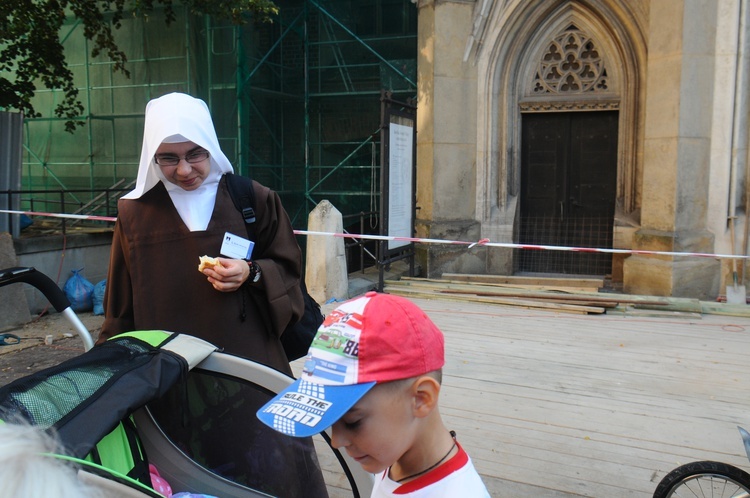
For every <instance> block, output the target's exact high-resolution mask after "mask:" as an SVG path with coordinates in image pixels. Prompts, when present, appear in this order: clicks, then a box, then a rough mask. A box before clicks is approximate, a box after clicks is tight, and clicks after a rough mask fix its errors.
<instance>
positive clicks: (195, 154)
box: [154, 142, 211, 190]
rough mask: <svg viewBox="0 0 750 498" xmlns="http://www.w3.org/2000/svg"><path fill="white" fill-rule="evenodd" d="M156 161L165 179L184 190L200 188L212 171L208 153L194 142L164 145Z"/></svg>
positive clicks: (155, 155) (157, 153)
mask: <svg viewBox="0 0 750 498" xmlns="http://www.w3.org/2000/svg"><path fill="white" fill-rule="evenodd" d="M154 160H155V161H156V164H157V167H158V168H160V169H161V172H162V173H163V174H164V177H165V178H166V179H167V180H168V181H169V182H170V183H174V184H175V185H177V186H179V187H182V189H184V190H195V189H197V188H198V187H200V186H201V184H202V183H203V181H204V180H205V179H206V178H207V177H208V173H209V172H210V171H211V160H210V159H209V154H208V151H207V150H206V149H204V148H203V147H201V146H200V145H197V144H195V143H193V142H180V143H172V144H169V143H163V144H161V145H160V146H159V148H158V149H156V154H154Z"/></svg>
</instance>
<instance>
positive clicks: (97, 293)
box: [92, 278, 164, 494]
mask: <svg viewBox="0 0 750 498" xmlns="http://www.w3.org/2000/svg"><path fill="white" fill-rule="evenodd" d="M106 289H107V279H106V278H105V279H104V280H102V281H101V282H99V283H98V284H96V285H95V286H94V294H93V295H92V301H93V303H94V314H95V315H103V314H104V291H105V290H106ZM162 494H164V493H162Z"/></svg>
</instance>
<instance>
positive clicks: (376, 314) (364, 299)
mask: <svg viewBox="0 0 750 498" xmlns="http://www.w3.org/2000/svg"><path fill="white" fill-rule="evenodd" d="M444 346H445V342H444V338H443V333H442V332H441V331H440V329H438V328H437V326H436V325H435V324H434V323H433V322H432V320H430V319H429V317H427V315H426V314H425V312H424V311H422V310H421V309H420V308H419V307H418V306H417V305H416V304H414V303H412V302H411V301H409V300H408V299H406V298H403V297H399V296H394V295H391V294H381V293H377V292H368V293H367V294H365V295H364V296H361V297H358V298H355V299H351V300H349V301H346V302H344V303H343V304H341V305H340V306H339V307H338V308H336V309H335V310H333V311H331V312H330V313H329V314H328V315H327V316H326V318H325V320H324V321H323V324H322V325H321V326H320V328H319V329H318V332H317V334H316V335H315V339H313V342H312V344H311V346H310V349H309V350H308V352H307V356H306V357H305V364H304V367H303V369H302V374H301V375H300V378H299V379H297V380H296V381H295V382H294V383H293V384H291V385H290V386H289V387H287V388H286V389H284V390H283V391H281V392H280V393H279V394H278V395H277V396H276V397H274V398H273V399H271V400H270V401H269V402H268V403H266V404H265V405H264V406H263V407H262V408H261V409H260V410H258V412H257V416H258V418H259V419H260V420H261V421H262V422H263V423H264V424H266V425H267V426H269V427H271V428H273V429H275V430H277V431H278V432H281V433H284V434H287V435H289V436H296V437H307V436H312V435H313V434H317V433H319V432H321V431H323V430H325V429H327V428H328V427H330V426H332V425H333V424H334V423H335V422H336V421H337V420H338V419H340V418H341V417H343V416H344V414H345V413H346V412H347V411H349V409H350V408H351V407H352V406H354V404H355V403H357V401H359V400H360V399H361V398H362V397H363V396H364V395H365V394H367V392H368V391H369V390H370V389H372V387H373V386H374V385H375V384H376V383H378V382H389V381H393V380H400V379H408V378H411V377H416V376H419V375H423V374H426V373H428V372H432V371H434V370H438V369H440V368H442V366H443V365H444V364H445V354H444V350H445V347H444Z"/></svg>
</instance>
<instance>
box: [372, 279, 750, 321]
mask: <svg viewBox="0 0 750 498" xmlns="http://www.w3.org/2000/svg"><path fill="white" fill-rule="evenodd" d="M387 283H389V284H392V285H407V286H420V287H423V288H426V287H429V288H433V287H434V286H435V285H440V286H441V287H442V288H444V289H463V290H475V289H478V290H480V291H483V290H491V292H498V293H504V292H506V291H505V290H504V289H503V288H502V287H497V286H495V285H493V284H487V283H476V284H475V283H467V282H457V281H444V280H439V279H422V278H415V277H409V278H402V279H401V280H397V281H388V282H387ZM516 292H525V291H521V290H520V289H517V290H516ZM527 292H528V295H529V296H542V295H546V293H547V291H535V290H528V291H527ZM554 292H558V293H557V295H566V296H570V295H576V296H591V297H596V298H597V299H605V300H608V299H613V300H614V299H618V300H620V302H622V303H625V302H627V304H632V305H633V306H634V307H636V308H642V309H659V310H668V311H681V312H686V313H702V309H703V308H702V306H701V305H702V303H701V301H699V300H697V299H689V298H675V297H664V296H639V295H633V294H616V293H601V292H577V291H576V292H567V291H554ZM563 292H564V294H563ZM553 295H555V294H553ZM716 304H717V305H719V308H716V309H718V310H721V309H722V308H720V306H722V305H720V304H719V303H716ZM729 306H737V307H738V308H739V310H742V309H744V307H743V306H742V305H729ZM748 309H750V307H748ZM725 313H726V314H730V313H729V312H725Z"/></svg>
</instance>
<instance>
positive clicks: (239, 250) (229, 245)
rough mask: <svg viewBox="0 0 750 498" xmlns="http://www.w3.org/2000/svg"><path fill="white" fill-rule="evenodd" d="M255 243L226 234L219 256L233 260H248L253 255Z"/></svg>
mask: <svg viewBox="0 0 750 498" xmlns="http://www.w3.org/2000/svg"><path fill="white" fill-rule="evenodd" d="M253 247H255V242H253V241H252V240H247V239H243V238H242V237H240V236H239V235H235V234H233V233H229V232H226V233H225V234H224V242H222V244H221V251H220V253H221V255H222V256H226V257H227V258H234V259H250V257H251V256H252V255H253Z"/></svg>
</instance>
